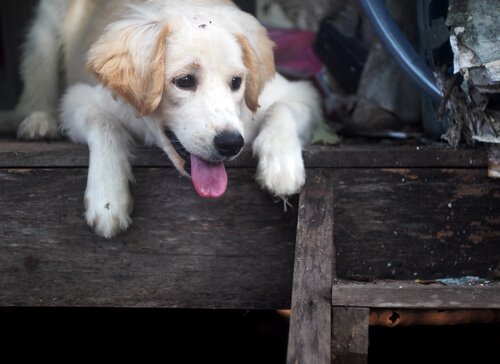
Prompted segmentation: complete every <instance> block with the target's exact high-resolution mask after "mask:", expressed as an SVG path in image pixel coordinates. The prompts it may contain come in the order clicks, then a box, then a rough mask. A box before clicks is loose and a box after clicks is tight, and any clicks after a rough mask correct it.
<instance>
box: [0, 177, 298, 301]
mask: <svg viewBox="0 0 500 364" xmlns="http://www.w3.org/2000/svg"><path fill="white" fill-rule="evenodd" d="M86 173H87V171H86V170H85V169H76V168H74V169H52V170H51V169H33V170H29V169H26V170H23V169H14V170H0V189H1V193H0V305H1V306H100V307H114V306H120V307H184V308H238V309H278V308H288V307H290V296H291V290H292V287H291V285H292V273H293V253H294V242H295V235H296V212H294V211H295V210H294V209H288V212H287V213H284V211H283V204H282V203H279V204H275V203H274V202H273V199H272V198H271V197H270V196H269V195H268V194H267V193H265V192H263V191H261V190H260V189H259V187H258V185H257V184H256V183H255V181H254V178H253V175H254V171H253V170H245V169H238V170H232V169H230V170H229V181H230V182H229V183H230V185H229V189H228V191H227V193H226V195H225V196H224V197H222V198H221V199H219V200H203V199H200V198H199V197H197V196H196V195H195V193H194V192H193V190H192V187H191V183H190V181H189V180H188V179H185V178H181V177H179V175H178V173H177V172H176V171H175V170H174V169H172V168H167V169H153V168H148V169H137V170H136V171H135V175H136V179H137V185H136V186H135V187H134V195H135V207H134V212H133V215H132V218H133V221H134V223H133V225H132V227H131V228H130V229H129V230H128V231H127V232H126V233H124V234H122V235H120V236H119V237H117V238H116V239H112V240H109V241H108V240H105V239H101V238H99V237H97V236H96V235H95V234H94V233H93V232H91V231H90V229H89V228H88V227H87V226H86V223H85V221H84V217H83V193H84V189H85V183H86ZM295 203H296V201H295Z"/></svg>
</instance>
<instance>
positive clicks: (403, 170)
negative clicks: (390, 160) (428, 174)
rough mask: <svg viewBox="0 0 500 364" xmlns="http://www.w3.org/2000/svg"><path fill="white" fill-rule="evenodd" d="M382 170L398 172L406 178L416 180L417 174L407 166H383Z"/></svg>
mask: <svg viewBox="0 0 500 364" xmlns="http://www.w3.org/2000/svg"><path fill="white" fill-rule="evenodd" d="M382 171H384V172H387V173H394V174H399V175H401V176H402V177H404V178H405V179H407V180H411V181H417V180H418V176H417V175H416V174H414V173H412V172H411V170H410V169H408V168H383V169H382Z"/></svg>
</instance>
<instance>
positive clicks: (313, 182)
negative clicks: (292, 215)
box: [287, 173, 334, 364]
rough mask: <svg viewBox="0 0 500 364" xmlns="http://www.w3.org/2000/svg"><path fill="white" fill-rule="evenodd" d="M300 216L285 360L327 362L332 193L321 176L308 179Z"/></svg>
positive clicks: (306, 363)
mask: <svg viewBox="0 0 500 364" xmlns="http://www.w3.org/2000/svg"><path fill="white" fill-rule="evenodd" d="M298 215H299V216H298V225H297V241H296V248H295V265H294V275H293V291H292V314H291V319H290V333H289V338H288V358H287V363H290V364H320V363H321V364H330V363H331V283H332V275H333V272H334V270H333V263H332V262H333V256H334V252H333V244H332V242H333V191H332V188H331V186H330V185H329V183H328V180H327V179H326V178H325V177H324V176H322V175H321V174H319V173H316V174H314V175H313V176H312V178H309V179H308V183H307V185H306V186H305V187H304V189H303V191H302V193H301V195H300V200H299V212H298Z"/></svg>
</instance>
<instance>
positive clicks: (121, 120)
mask: <svg viewBox="0 0 500 364" xmlns="http://www.w3.org/2000/svg"><path fill="white" fill-rule="evenodd" d="M130 4H132V7H129V8H128V10H127V6H130ZM72 18H78V19H79V20H78V21H77V22H76V23H75V22H74V21H72ZM73 20H74V19H73ZM165 24H168V30H169V34H168V36H167V47H166V54H165V73H164V75H163V77H162V82H163V88H162V90H163V92H162V94H161V100H160V99H158V100H156V101H157V102H158V103H157V105H156V104H155V110H153V111H151V112H148V113H147V114H145V115H140V112H139V110H138V109H137V105H132V104H131V103H130V102H127V101H126V100H125V98H126V97H125V98H122V97H121V96H120V95H117V94H116V93H115V92H114V91H113V90H111V89H109V88H107V87H106V86H105V85H102V84H100V83H99V82H97V81H96V80H95V79H92V78H91V77H89V74H87V73H85V72H84V65H85V53H87V51H88V49H91V51H90V53H89V57H90V59H93V58H95V57H98V56H99V52H102V51H103V49H104V50H106V47H105V46H103V47H101V48H100V47H99V45H100V44H103V45H106V44H107V43H106V42H107V41H110V40H113V39H115V38H116V37H117V35H122V34H127V36H126V37H124V39H125V42H126V48H127V50H128V52H129V56H130V57H129V59H130V61H131V62H133V63H134V64H136V66H137V67H136V69H137V74H138V75H139V76H140V77H142V76H145V77H146V79H147V76H148V74H147V73H148V72H149V70H150V67H148V65H149V63H148V62H149V61H150V60H151V59H152V58H154V49H155V47H156V46H157V44H158V39H159V36H160V33H161V32H162V27H163V26H164V25H165ZM163 29H164V28H163ZM260 30H261V28H260V25H259V24H258V23H257V22H256V20H255V19H254V18H253V17H251V16H249V15H248V14H245V13H243V12H241V11H240V10H238V9H237V8H236V7H234V6H233V5H232V4H231V3H230V2H229V1H224V0H212V1H209V0H197V1H196V0H184V1H180V0H177V1H176V0H147V1H140V0H127V1H123V0H107V1H104V0H100V1H98V0H93V1H89V0H56V1H55V0H42V1H41V3H40V5H39V8H38V11H37V17H36V19H35V21H34V23H33V27H32V29H31V31H30V33H29V34H28V40H27V42H26V45H25V55H24V59H23V63H22V67H21V70H22V76H23V78H24V80H25V89H24V93H23V95H22V96H21V99H20V103H19V105H18V107H17V108H16V110H15V113H14V114H15V116H14V117H15V118H17V119H18V120H19V122H20V121H22V123H21V124H20V126H19V122H13V121H12V120H10V122H9V123H7V122H4V123H3V128H4V129H5V128H9V127H18V126H19V129H18V135H19V137H20V138H24V139H37V138H47V137H49V138H54V137H56V136H57V133H56V129H55V122H54V120H55V115H56V109H57V107H58V106H57V105H58V101H57V100H58V98H59V96H58V95H59V93H58V89H57V85H58V83H59V80H58V74H59V70H58V65H57V58H58V53H59V52H60V51H61V50H63V57H62V59H63V63H64V64H63V69H64V70H65V72H66V74H65V78H66V80H67V81H68V83H69V84H68V87H67V89H66V91H65V94H64V97H63V98H62V101H61V102H60V105H59V107H60V110H61V115H60V116H61V118H60V119H61V129H62V130H63V131H64V133H65V134H66V135H67V136H68V137H69V138H70V139H71V140H73V141H75V142H79V143H85V144H87V145H88V146H89V151H90V161H89V171H88V181H87V189H86V192H85V205H86V219H87V222H88V224H89V225H90V226H92V227H93V228H94V230H95V231H96V232H97V233H98V234H99V235H101V236H104V237H107V238H109V237H112V236H114V235H116V234H117V233H118V232H120V231H122V230H124V229H126V228H127V227H128V226H129V225H130V223H131V219H130V212H131V209H132V204H133V203H132V197H131V194H130V191H129V182H130V181H132V180H133V176H132V172H131V166H130V162H129V155H130V147H131V145H132V144H134V143H141V144H146V145H150V144H153V143H155V144H157V145H158V146H159V147H160V148H161V149H162V150H163V151H165V153H167V155H168V156H169V157H170V158H171V159H172V162H173V163H174V165H175V166H176V167H177V168H178V170H179V171H180V172H181V173H184V170H183V161H182V160H181V158H180V157H179V155H178V154H177V152H176V151H175V150H174V148H173V146H172V143H171V141H170V140H169V138H167V137H166V135H165V133H164V132H163V130H164V129H165V128H169V129H170V130H172V131H173V132H174V133H175V134H176V135H177V137H178V139H179V140H180V142H181V143H182V144H183V146H184V147H185V148H186V149H187V150H188V151H189V152H190V153H191V154H195V155H197V156H198V157H200V158H203V159H205V160H208V161H220V160H221V157H220V155H218V154H217V151H216V150H215V149H214V145H213V140H214V137H215V135H217V133H220V132H221V131H231V132H237V133H239V134H241V135H242V136H243V137H244V139H245V142H246V144H247V145H252V147H253V153H254V155H255V156H256V157H257V158H258V168H257V180H258V181H259V183H260V184H261V185H262V186H263V187H265V188H266V189H267V190H269V191H270V192H271V193H272V194H274V195H276V196H279V197H283V198H285V197H286V196H288V195H291V194H294V193H297V192H298V191H299V189H300V188H301V187H302V185H303V184H304V181H305V169H304V163H303V160H302V149H301V146H302V144H303V143H305V142H307V141H308V140H309V138H310V136H311V132H312V129H313V127H314V125H315V122H316V121H317V120H318V119H319V116H320V115H319V110H320V105H319V97H318V95H317V94H316V92H315V91H314V89H313V88H312V87H311V85H309V84H308V83H305V82H290V81H287V80H285V79H284V78H283V77H282V76H280V75H278V74H276V75H275V76H274V77H272V78H271V79H270V80H268V82H267V83H266V85H265V88H264V89H263V90H262V93H261V94H260V98H259V105H260V107H259V109H258V110H257V111H256V112H255V113H253V112H252V111H251V110H250V108H249V106H248V105H247V103H248V102H246V99H245V95H246V92H247V91H248V90H247V89H246V87H247V86H245V80H247V79H249V78H250V77H251V76H252V74H251V72H253V70H251V69H248V67H247V64H246V63H245V61H244V58H245V57H244V50H243V48H244V47H243V46H242V44H240V43H239V40H238V38H237V36H244V37H245V39H247V40H248V42H249V43H250V44H251V45H252V47H253V48H252V49H256V50H257V51H258V48H259V44H260V46H266V45H263V43H259V42H262V40H261V39H259V32H260ZM257 63H258V62H257ZM187 74H194V75H196V78H197V80H198V83H197V87H196V89H195V90H185V89H181V88H179V87H177V86H176V85H175V84H174V83H173V81H172V80H175V79H176V78H178V77H181V76H183V75H187ZM236 76H238V77H242V78H243V80H244V83H243V86H242V87H241V88H240V89H239V90H237V91H234V90H231V89H230V87H229V83H230V82H231V79H232V77H236ZM110 87H111V86H110ZM111 88H112V87H111ZM139 96H141V95H140V93H139ZM10 116H11V119H12V114H11V115H10ZM23 120H24V121H23ZM224 159H227V158H222V160H224ZM234 188H237V187H234Z"/></svg>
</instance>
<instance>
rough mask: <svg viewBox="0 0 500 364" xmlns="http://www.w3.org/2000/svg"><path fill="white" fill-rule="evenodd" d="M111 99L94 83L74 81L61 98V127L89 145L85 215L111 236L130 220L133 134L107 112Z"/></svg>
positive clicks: (90, 221)
mask: <svg viewBox="0 0 500 364" xmlns="http://www.w3.org/2000/svg"><path fill="white" fill-rule="evenodd" d="M113 102H114V101H113V99H112V98H111V97H109V96H108V95H107V94H106V93H103V92H102V90H99V88H97V87H91V86H87V85H76V86H73V87H72V88H70V89H69V90H68V93H67V94H66V96H65V97H64V99H63V103H62V110H63V112H62V115H61V119H62V122H63V128H64V131H65V133H66V135H67V136H68V137H69V138H70V139H72V140H73V141H75V142H80V143H86V144H87V145H88V147H89V169H88V178H87V189H86V191H85V209H86V212H85V217H86V219H87V223H88V224H89V225H90V226H91V227H92V228H93V229H94V231H95V232H96V233H97V234H98V235H100V236H103V237H105V238H111V237H113V236H115V235H116V234H117V233H119V232H120V231H122V230H125V229H126V228H127V227H128V226H129V225H130V223H131V219H130V212H131V211H132V205H133V201H132V196H131V194H130V190H129V181H131V180H133V176H132V168H131V165H130V162H129V157H130V146H131V143H132V138H131V136H130V134H129V133H128V131H127V130H126V129H125V128H124V126H123V125H122V124H121V123H120V121H119V120H118V119H116V117H115V116H114V114H111V113H109V112H108V110H109V107H111V105H112V104H113Z"/></svg>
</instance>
